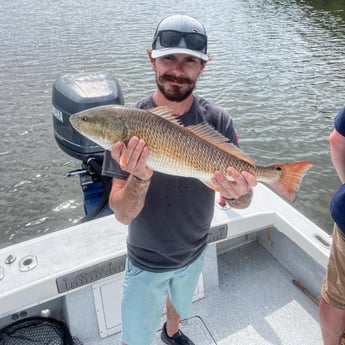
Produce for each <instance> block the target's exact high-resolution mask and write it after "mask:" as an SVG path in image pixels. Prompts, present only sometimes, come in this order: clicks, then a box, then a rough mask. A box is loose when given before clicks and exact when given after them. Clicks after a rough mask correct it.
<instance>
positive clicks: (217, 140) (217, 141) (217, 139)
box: [185, 122, 255, 166]
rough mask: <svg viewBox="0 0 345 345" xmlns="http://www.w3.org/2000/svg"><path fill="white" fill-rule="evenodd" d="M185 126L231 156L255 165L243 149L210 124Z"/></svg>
mask: <svg viewBox="0 0 345 345" xmlns="http://www.w3.org/2000/svg"><path fill="white" fill-rule="evenodd" d="M185 128H186V130H188V131H190V132H192V133H193V134H195V135H196V136H198V137H200V138H202V139H204V140H206V141H207V142H209V143H210V144H212V145H214V146H217V147H218V148H219V149H220V150H222V151H225V152H227V153H228V154H230V155H231V156H234V157H236V158H238V159H241V160H243V161H245V162H246V163H248V164H250V165H252V166H255V163H254V162H253V161H252V160H251V159H250V158H249V157H248V156H247V155H246V154H245V153H244V152H243V151H242V150H241V149H239V148H238V147H237V146H236V145H234V144H232V143H230V142H229V139H228V138H226V137H224V136H223V135H222V134H221V133H219V132H218V131H217V130H215V129H214V128H213V127H211V126H210V125H209V124H207V123H205V122H202V123H200V124H197V125H192V126H187V127H185Z"/></svg>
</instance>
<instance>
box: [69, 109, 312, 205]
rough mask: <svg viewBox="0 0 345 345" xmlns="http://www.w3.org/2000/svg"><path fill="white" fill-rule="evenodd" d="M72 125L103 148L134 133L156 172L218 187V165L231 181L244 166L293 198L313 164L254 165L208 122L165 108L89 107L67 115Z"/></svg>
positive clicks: (125, 139)
mask: <svg viewBox="0 0 345 345" xmlns="http://www.w3.org/2000/svg"><path fill="white" fill-rule="evenodd" d="M70 122H71V124H72V126H73V127H74V128H75V129H76V130H77V131H79V132H80V133H81V134H82V135H84V136H86V137H87V138H88V139H90V140H92V141H94V142H96V143H97V144H99V145H100V146H102V147H103V148H104V149H106V150H110V149H111V146H112V145H113V144H114V143H115V142H117V141H122V142H124V143H127V142H128V141H129V139H130V138H131V137H133V136H136V137H139V138H141V139H143V140H144V141H145V143H146V145H147V147H148V149H149V156H148V159H147V165H148V166H149V167H150V168H152V169H153V170H155V171H158V172H162V173H165V174H170V175H177V176H183V177H192V178H197V179H199V180H201V181H202V182H203V183H205V184H206V185H207V186H208V187H210V188H212V189H214V190H216V191H217V188H218V186H217V185H216V184H214V183H213V182H212V177H213V175H214V172H215V171H216V170H218V171H220V172H221V173H222V174H223V175H224V176H225V177H226V178H228V179H229V180H231V176H229V175H228V174H227V172H226V170H227V168H228V167H233V168H235V169H236V170H237V171H239V172H243V171H248V172H250V173H252V174H253V175H255V176H256V178H257V180H258V181H260V182H264V183H266V184H268V185H269V186H270V187H271V188H272V189H274V190H275V191H276V192H277V193H279V194H280V195H282V196H283V197H285V198H286V199H288V200H290V201H294V200H295V198H296V195H297V191H298V189H299V186H300V183H301V180H302V178H303V176H304V175H305V173H306V171H307V170H308V169H309V168H310V167H311V166H312V165H313V163H312V162H310V161H301V162H284V163H276V164H271V165H268V166H259V165H256V164H255V163H254V162H252V160H251V159H250V158H249V157H248V156H247V155H246V154H245V153H244V152H243V151H241V150H240V149H239V148H237V147H236V146H235V145H233V144H231V143H229V142H228V139H227V138H225V137H223V136H222V135H221V134H220V133H218V132H217V131H216V130H214V129H213V128H212V127H210V126H209V125H208V124H205V123H202V124H199V125H192V126H187V127H185V126H183V125H182V124H181V123H180V122H179V121H178V119H177V118H176V117H174V116H173V115H172V113H171V110H170V109H169V108H168V107H157V108H154V109H150V110H143V109H137V108H129V107H125V106H122V105H105V106H99V107H95V108H91V109H87V110H85V111H82V112H80V113H77V114H74V115H72V116H71V117H70Z"/></svg>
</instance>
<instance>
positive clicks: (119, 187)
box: [109, 175, 150, 224]
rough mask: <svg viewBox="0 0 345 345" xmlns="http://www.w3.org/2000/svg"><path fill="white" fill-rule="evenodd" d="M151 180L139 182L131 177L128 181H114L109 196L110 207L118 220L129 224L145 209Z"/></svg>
mask: <svg viewBox="0 0 345 345" xmlns="http://www.w3.org/2000/svg"><path fill="white" fill-rule="evenodd" d="M149 186H150V179H149V180H138V179H137V178H136V177H134V175H130V176H129V178H128V179H127V180H120V179H115V178H114V179H113V184H112V187H111V191H110V195H109V206H110V208H111V209H112V210H113V212H114V215H115V217H116V219H117V220H118V221H119V222H121V223H123V224H129V223H130V222H131V221H132V220H133V219H134V218H136V217H137V216H138V214H139V213H140V212H141V210H142V209H143V207H144V203H145V197H146V193H147V190H148V188H149Z"/></svg>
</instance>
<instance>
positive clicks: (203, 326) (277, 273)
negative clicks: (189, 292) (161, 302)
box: [95, 242, 322, 345]
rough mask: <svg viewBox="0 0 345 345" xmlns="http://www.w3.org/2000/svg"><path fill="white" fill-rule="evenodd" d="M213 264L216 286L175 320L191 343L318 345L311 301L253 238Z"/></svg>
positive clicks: (319, 344) (155, 343)
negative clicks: (184, 316) (179, 321)
mask: <svg viewBox="0 0 345 345" xmlns="http://www.w3.org/2000/svg"><path fill="white" fill-rule="evenodd" d="M218 266H219V287H218V288H216V289H214V290H213V291H210V292H208V293H206V296H205V298H204V299H202V300H199V301H197V302H195V303H194V305H193V312H192V317H191V318H189V319H188V320H185V321H183V322H182V324H181V330H182V331H183V332H184V333H185V334H187V335H188V336H189V337H190V338H191V339H192V340H193V341H194V342H195V344H196V345H213V344H218V345H230V344H232V345H268V344H271V345H322V340H321V332H320V327H319V322H318V307H317V305H316V304H315V303H314V302H313V301H311V300H310V299H309V298H308V297H306V295H305V294H304V293H303V292H302V291H301V290H300V289H298V288H297V287H296V286H295V285H294V284H293V282H292V281H293V279H294V277H293V276H292V275H291V274H290V273H289V272H288V271H287V270H286V269H285V268H284V267H283V266H282V265H281V264H280V263H279V262H278V261H277V260H276V259H275V258H273V257H272V256H271V255H270V254H269V253H268V252H267V251H266V250H265V249H264V248H263V247H262V246H261V245H260V244H259V243H258V242H252V243H250V244H247V245H245V246H244V247H239V248H236V249H234V250H231V251H229V252H227V253H224V254H222V255H219V257H218ZM115 344H117V343H116V342H115ZM161 344H163V342H162V341H161V340H160V332H157V336H156V339H155V342H154V345H161ZM95 345H96V344H95Z"/></svg>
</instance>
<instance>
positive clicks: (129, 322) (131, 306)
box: [121, 254, 204, 345]
mask: <svg viewBox="0 0 345 345" xmlns="http://www.w3.org/2000/svg"><path fill="white" fill-rule="evenodd" d="M203 265H204V254H202V255H201V256H200V257H199V258H198V259H197V260H195V261H194V262H193V263H191V264H190V265H188V266H186V267H183V268H180V269H178V270H175V271H169V272H163V273H156V272H149V271H144V270H142V269H140V268H138V267H136V266H134V265H133V264H132V263H131V262H130V261H129V260H128V259H127V262H126V270H125V278H124V282H123V297H122V310H121V313H122V341H123V342H124V343H125V344H127V345H150V344H151V342H152V341H153V339H154V337H155V334H156V332H157V329H158V327H159V324H160V320H161V315H162V312H163V308H164V306H165V302H166V299H167V296H169V299H170V301H171V303H172V305H173V306H174V308H175V309H176V310H177V312H178V314H179V316H180V317H181V318H182V319H183V318H186V317H188V316H189V313H190V310H191V307H192V298H193V295H194V291H195V288H196V286H197V283H198V279H199V276H200V273H201V271H202V268H203Z"/></svg>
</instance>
